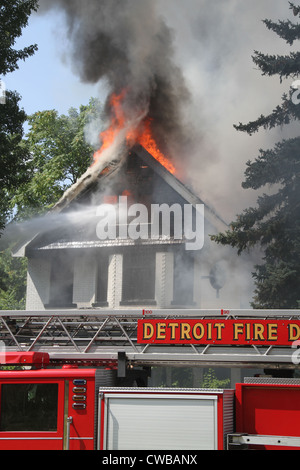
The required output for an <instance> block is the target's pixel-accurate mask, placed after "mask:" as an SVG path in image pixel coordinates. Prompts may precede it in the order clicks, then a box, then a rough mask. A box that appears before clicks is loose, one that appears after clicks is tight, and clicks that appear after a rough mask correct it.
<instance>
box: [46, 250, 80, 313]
mask: <svg viewBox="0 0 300 470" xmlns="http://www.w3.org/2000/svg"><path fill="white" fill-rule="evenodd" d="M73 276H74V268H73V262H72V261H70V260H69V258H67V257H66V256H64V255H63V254H60V255H59V256H56V258H55V259H53V260H52V269H51V279H50V302H49V305H47V307H54V308H55V307H61V308H71V307H72V306H73Z"/></svg>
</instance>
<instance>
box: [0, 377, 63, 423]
mask: <svg viewBox="0 0 300 470" xmlns="http://www.w3.org/2000/svg"><path fill="white" fill-rule="evenodd" d="M57 406H58V384H57V383H56V384H55V383H47V384H39V383H30V384H29V383H27V384H3V385H2V387H1V413H0V431H56V430H57Z"/></svg>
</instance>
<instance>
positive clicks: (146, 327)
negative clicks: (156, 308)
mask: <svg viewBox="0 0 300 470" xmlns="http://www.w3.org/2000/svg"><path fill="white" fill-rule="evenodd" d="M153 334H154V326H153V325H152V324H151V323H144V324H143V338H144V339H150V338H152V336H153Z"/></svg>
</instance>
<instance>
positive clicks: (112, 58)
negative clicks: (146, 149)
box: [40, 0, 189, 150]
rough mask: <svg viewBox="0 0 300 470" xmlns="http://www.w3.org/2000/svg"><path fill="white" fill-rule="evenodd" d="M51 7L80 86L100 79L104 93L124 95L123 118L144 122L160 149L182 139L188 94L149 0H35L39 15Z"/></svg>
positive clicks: (170, 36) (170, 39)
mask: <svg viewBox="0 0 300 470" xmlns="http://www.w3.org/2000/svg"><path fill="white" fill-rule="evenodd" d="M53 8H58V9H60V10H61V11H63V12H64V15H65V18H66V25H67V28H66V32H67V36H68V39H69V45H70V58H71V61H72V67H73V68H74V70H75V72H76V73H77V74H78V75H79V77H80V78H81V80H82V81H83V82H88V83H93V84H95V83H98V82H100V81H101V80H102V81H103V80H104V81H105V82H106V85H107V87H108V89H109V92H110V93H116V94H120V93H121V92H122V91H123V90H126V91H127V93H126V99H125V103H124V108H125V111H126V115H127V117H128V119H136V118H137V117H139V116H145V115H146V116H147V117H148V118H150V119H151V122H152V128H153V129H152V130H153V133H154V135H155V138H156V141H157V143H158V144H159V145H160V146H161V147H162V148H163V149H164V150H170V149H169V147H170V146H171V145H172V146H174V147H175V146H176V145H178V146H179V145H180V144H181V143H182V142H183V140H186V139H185V136H186V132H185V131H184V127H183V109H184V107H185V105H186V102H187V101H188V99H189V93H188V90H187V87H186V86H185V82H184V78H183V75H182V72H181V69H180V68H179V67H178V66H177V65H176V63H175V62H174V48H173V43H174V33H173V31H172V30H171V28H170V27H169V26H167V24H166V22H165V21H164V19H163V17H162V16H161V15H160V14H158V11H157V2H156V1H155V0H151V1H142V2H141V1H140V0H122V1H120V0H109V1H105V0H89V1H87V2H83V1H82V0H72V1H71V2H70V1H69V0H51V2H49V1H47V0H40V12H45V11H47V10H49V9H53ZM106 111H107V115H108V116H109V113H110V109H109V100H108V101H107V104H106Z"/></svg>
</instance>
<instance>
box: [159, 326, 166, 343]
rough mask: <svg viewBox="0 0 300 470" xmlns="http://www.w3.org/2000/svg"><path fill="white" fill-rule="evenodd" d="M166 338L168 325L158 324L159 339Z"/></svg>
mask: <svg viewBox="0 0 300 470" xmlns="http://www.w3.org/2000/svg"><path fill="white" fill-rule="evenodd" d="M165 338H166V324H165V323H158V324H157V339H165Z"/></svg>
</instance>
